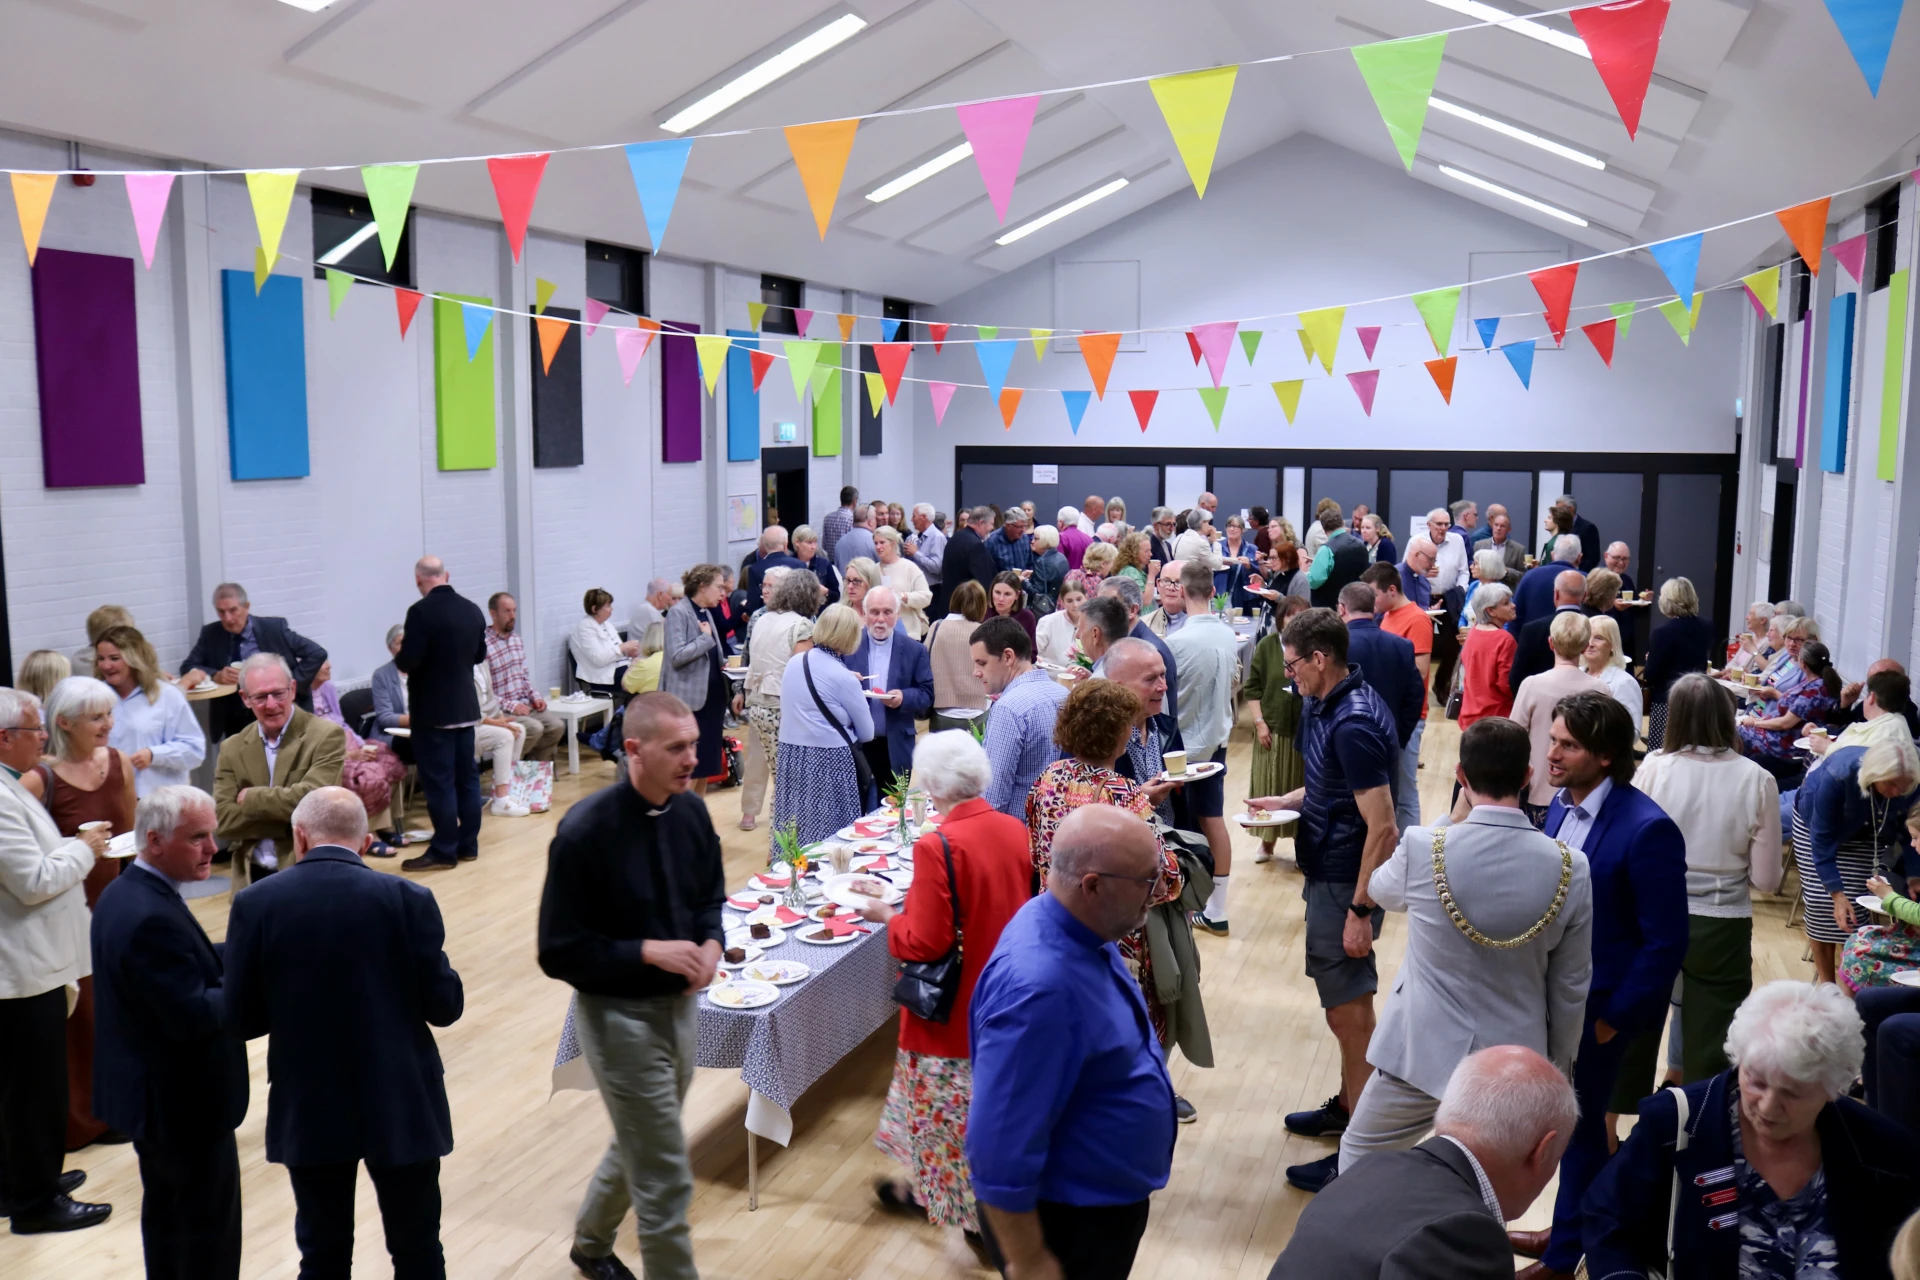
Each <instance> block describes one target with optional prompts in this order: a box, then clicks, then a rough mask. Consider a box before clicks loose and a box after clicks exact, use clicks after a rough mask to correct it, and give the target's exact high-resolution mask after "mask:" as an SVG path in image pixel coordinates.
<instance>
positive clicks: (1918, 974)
mask: <svg viewBox="0 0 1920 1280" xmlns="http://www.w3.org/2000/svg"><path fill="white" fill-rule="evenodd" d="M1888 977H1889V978H1890V979H1891V980H1892V981H1894V982H1897V983H1899V984H1900V985H1901V986H1903V987H1920V969H1902V970H1900V971H1899V972H1898V973H1894V974H1889V975H1888Z"/></svg>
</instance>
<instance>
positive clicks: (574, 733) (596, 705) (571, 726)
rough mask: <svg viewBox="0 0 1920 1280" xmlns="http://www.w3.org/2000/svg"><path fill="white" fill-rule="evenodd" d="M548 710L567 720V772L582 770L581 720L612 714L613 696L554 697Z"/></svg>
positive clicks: (548, 704) (548, 705)
mask: <svg viewBox="0 0 1920 1280" xmlns="http://www.w3.org/2000/svg"><path fill="white" fill-rule="evenodd" d="M547 710H549V711H551V712H553V714H555V715H557V716H559V717H560V718H561V719H562V720H565V721H566V722H567V772H568V773H578V772H580V722H581V721H582V720H585V719H586V718H587V717H588V716H595V715H601V714H606V715H609V716H610V715H612V714H613V699H611V698H578V699H573V700H569V699H566V698H553V699H551V700H549V701H548V703H547Z"/></svg>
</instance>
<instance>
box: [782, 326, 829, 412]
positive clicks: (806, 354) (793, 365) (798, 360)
mask: <svg viewBox="0 0 1920 1280" xmlns="http://www.w3.org/2000/svg"><path fill="white" fill-rule="evenodd" d="M826 345H827V344H826V343H824V342H815V341H812V340H811V339H807V338H789V339H787V340H786V341H785V342H782V343H781V344H780V354H782V355H784V356H785V357H786V358H787V373H788V374H789V375H790V376H791V377H792V378H793V398H794V399H795V400H798V401H799V402H800V405H801V407H802V408H805V407H806V406H807V405H808V404H809V403H811V401H810V400H809V399H808V396H809V393H810V390H811V387H812V381H813V366H814V365H815V364H817V363H819V360H820V348H822V347H824V346H826Z"/></svg>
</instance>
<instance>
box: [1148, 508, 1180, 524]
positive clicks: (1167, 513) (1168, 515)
mask: <svg viewBox="0 0 1920 1280" xmlns="http://www.w3.org/2000/svg"><path fill="white" fill-rule="evenodd" d="M1175 514H1176V513H1175V511H1174V509H1173V508H1172V507H1155V508H1154V509H1153V522H1154V523H1155V524H1159V523H1160V522H1161V521H1162V520H1171V519H1173V517H1174V515H1175Z"/></svg>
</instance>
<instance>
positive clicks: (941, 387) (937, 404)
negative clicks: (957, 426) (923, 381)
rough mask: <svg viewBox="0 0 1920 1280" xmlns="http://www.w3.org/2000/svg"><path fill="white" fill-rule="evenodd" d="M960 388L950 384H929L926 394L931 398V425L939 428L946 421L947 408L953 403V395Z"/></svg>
mask: <svg viewBox="0 0 1920 1280" xmlns="http://www.w3.org/2000/svg"><path fill="white" fill-rule="evenodd" d="M959 389H960V388H959V387H958V386H957V385H955V384H954V383H951V382H929V383H928V384H927V393H928V394H929V395H931V396H932V397H933V425H934V426H936V427H937V426H939V425H940V424H941V423H943V422H945V421H946V420H947V406H948V405H949V404H952V403H953V393H954V392H956V391H958V390H959Z"/></svg>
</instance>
